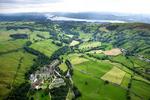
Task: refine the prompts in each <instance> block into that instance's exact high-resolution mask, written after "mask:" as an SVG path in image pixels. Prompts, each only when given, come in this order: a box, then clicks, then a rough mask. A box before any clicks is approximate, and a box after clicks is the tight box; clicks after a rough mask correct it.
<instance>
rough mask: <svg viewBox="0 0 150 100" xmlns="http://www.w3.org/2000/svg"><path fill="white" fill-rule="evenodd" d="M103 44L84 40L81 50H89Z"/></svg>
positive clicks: (80, 46)
mask: <svg viewBox="0 0 150 100" xmlns="http://www.w3.org/2000/svg"><path fill="white" fill-rule="evenodd" d="M99 46H101V42H83V43H82V44H81V45H79V49H80V50H89V49H92V48H95V47H99Z"/></svg>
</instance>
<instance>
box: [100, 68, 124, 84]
mask: <svg viewBox="0 0 150 100" xmlns="http://www.w3.org/2000/svg"><path fill="white" fill-rule="evenodd" d="M124 75H125V72H124V71H122V70H120V69H119V68H117V67H113V68H112V69H111V70H110V71H108V72H107V73H106V74H105V75H103V76H102V77H101V79H103V80H108V81H109V82H112V83H116V84H119V85H120V84H121V82H122V79H123V77H124Z"/></svg>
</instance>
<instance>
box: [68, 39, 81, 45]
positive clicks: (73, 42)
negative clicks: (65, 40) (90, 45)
mask: <svg viewBox="0 0 150 100" xmlns="http://www.w3.org/2000/svg"><path fill="white" fill-rule="evenodd" d="M79 43H80V42H79V41H75V40H73V41H72V42H71V43H70V46H75V45H78V44H79Z"/></svg>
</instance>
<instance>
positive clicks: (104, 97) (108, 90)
mask: <svg viewBox="0 0 150 100" xmlns="http://www.w3.org/2000/svg"><path fill="white" fill-rule="evenodd" d="M73 81H74V84H75V85H76V86H77V88H78V89H79V91H80V92H81V94H82V96H81V97H80V98H79V100H120V99H121V100H126V99H125V90H123V89H121V88H119V87H116V86H113V85H111V84H107V85H105V84H104V81H103V80H101V79H97V78H94V77H92V76H90V75H86V74H83V73H81V72H80V71H78V70H74V75H73ZM85 91H86V92H85Z"/></svg>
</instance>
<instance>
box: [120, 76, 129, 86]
mask: <svg viewBox="0 0 150 100" xmlns="http://www.w3.org/2000/svg"><path fill="white" fill-rule="evenodd" d="M130 79H131V75H130V74H128V73H126V74H125V76H124V77H123V79H122V82H121V84H120V85H121V86H122V87H125V88H127V87H128V84H129V81H130Z"/></svg>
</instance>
